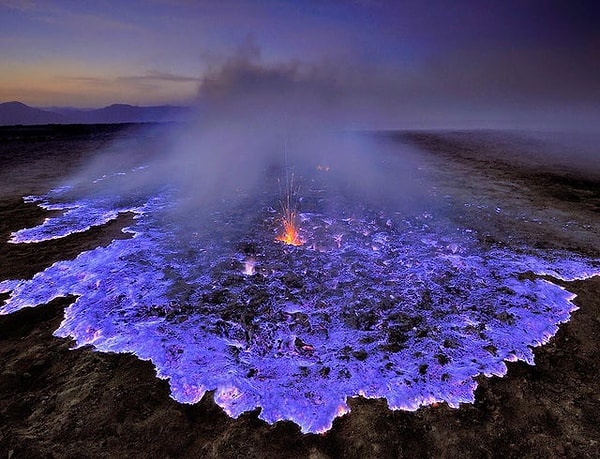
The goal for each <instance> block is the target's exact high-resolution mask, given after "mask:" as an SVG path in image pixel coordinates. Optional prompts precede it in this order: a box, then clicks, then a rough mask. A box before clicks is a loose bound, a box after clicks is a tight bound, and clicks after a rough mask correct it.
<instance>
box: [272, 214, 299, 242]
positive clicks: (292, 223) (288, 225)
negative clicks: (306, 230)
mask: <svg viewBox="0 0 600 459" xmlns="http://www.w3.org/2000/svg"><path fill="white" fill-rule="evenodd" d="M281 220H282V222H283V234H281V235H280V236H277V238H276V240H278V241H280V242H283V243H284V244H288V245H295V246H298V245H302V244H304V241H303V240H302V238H301V237H300V234H298V229H299V228H298V224H297V223H296V222H297V218H296V213H295V212H293V211H291V210H289V209H286V210H285V212H284V215H283V217H282V219H281Z"/></svg>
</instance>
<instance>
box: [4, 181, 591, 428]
mask: <svg viewBox="0 0 600 459" xmlns="http://www.w3.org/2000/svg"><path fill="white" fill-rule="evenodd" d="M61 193H62V192H61V191H57V192H54V193H52V192H51V193H49V194H48V195H46V196H43V197H41V198H39V199H36V202H39V203H40V205H41V206H42V207H44V208H47V209H50V208H51V209H61V210H62V209H69V210H67V212H65V213H63V214H62V215H59V216H56V217H51V218H49V219H47V220H46V221H45V222H44V223H43V224H41V225H39V226H37V227H35V228H30V229H27V230H21V231H19V232H17V233H15V234H14V235H13V238H12V240H11V242H14V243H27V242H38V241H43V240H48V239H52V238H55V237H61V236H65V235H68V234H70V233H73V232H79V231H85V230H86V229H87V228H89V227H91V226H94V225H98V224H101V223H102V222H105V221H108V220H110V219H111V218H115V217H116V216H117V215H118V214H119V213H120V212H124V211H130V212H133V213H135V219H134V224H133V225H132V226H131V227H130V228H128V229H126V231H128V232H131V233H133V234H134V237H133V238H131V239H127V240H115V241H113V242H112V243H111V244H110V245H109V246H108V247H99V248H97V249H95V250H91V251H88V252H83V253H81V254H80V255H79V256H78V257H77V258H76V259H74V260H72V261H60V262H57V263H55V264H54V265H52V266H50V267H49V268H47V269H46V270H44V271H42V272H39V273H37V274H36V275H35V276H34V277H33V278H32V279H30V280H20V281H19V280H5V281H3V282H0V292H9V291H10V292H11V294H10V298H9V299H8V300H7V301H6V302H5V304H4V305H3V306H2V307H1V308H0V313H1V314H9V313H11V312H14V311H17V310H19V309H22V308H25V307H34V306H36V305H38V304H43V303H47V302H48V301H51V300H52V299H54V298H57V297H64V296H67V295H74V296H77V300H76V301H75V302H74V303H73V304H72V305H71V306H69V307H68V308H67V309H66V311H65V318H64V320H63V322H62V323H61V325H60V327H59V328H58V330H56V332H55V335H56V336H59V337H71V338H73V339H74V340H75V346H76V347H80V346H84V345H92V346H93V347H94V348H95V349H97V350H99V351H104V352H130V353H133V354H135V355H137V356H138V357H139V358H141V359H144V360H150V361H152V363H153V364H154V366H155V367H156V372H157V376H158V377H159V378H163V379H168V380H169V384H170V387H171V393H172V396H173V398H174V399H175V400H177V401H179V402H182V403H196V402H198V401H199V400H200V399H201V398H202V397H203V395H204V394H205V392H206V391H207V390H211V391H212V390H214V391H215V395H214V398H215V401H216V403H217V404H219V405H220V406H221V407H222V408H223V409H224V410H225V411H226V412H227V413H228V414H229V415H230V416H232V417H237V416H239V415H240V414H241V413H243V412H246V411H249V410H253V409H255V408H261V412H260V415H259V417H260V418H261V419H263V420H265V421H267V422H269V423H274V422H276V421H279V420H292V421H293V422H295V423H297V424H298V425H299V426H300V428H301V429H302V431H303V432H323V431H326V430H328V429H329V428H331V426H332V422H333V420H334V419H335V418H336V417H337V416H339V415H342V414H344V413H346V412H347V411H348V410H349V408H348V406H347V404H346V401H347V398H348V397H354V396H358V395H361V396H364V397H369V398H376V397H377V398H379V397H381V398H385V399H386V400H387V403H388V406H389V407H390V408H391V409H403V410H416V409H417V408H419V407H420V406H423V405H427V404H431V403H434V402H446V403H448V404H449V405H450V406H452V407H458V406H459V404H460V403H465V402H473V400H474V390H475V388H476V382H475V380H474V378H475V376H477V375H479V374H484V375H486V376H491V375H497V376H502V375H504V374H505V373H506V365H505V363H504V361H515V360H523V361H526V362H528V363H529V364H533V353H532V347H533V346H539V345H542V344H544V343H546V342H548V340H549V339H550V338H551V337H552V336H553V335H554V334H555V333H556V331H557V329H558V324H560V323H563V322H566V321H567V320H568V319H569V316H570V313H571V312H572V311H573V310H575V309H576V307H575V306H574V305H573V303H572V299H573V297H574V295H573V294H572V293H570V292H568V291H566V290H564V289H563V288H561V287H559V286H558V285H556V284H553V283H552V282H550V281H547V280H543V279H535V280H529V279H525V278H520V277H519V274H522V273H526V272H534V273H536V274H537V275H549V276H552V277H555V278H559V279H563V280H571V279H578V278H585V277H589V276H592V275H597V274H599V273H600V268H599V266H598V261H597V260H596V261H589V260H584V259H581V258H578V257H575V256H574V255H573V254H570V253H566V252H560V253H558V252H552V253H540V252H536V251H533V250H530V249H520V250H509V249H504V248H502V249H500V248H495V249H483V248H482V247H480V245H479V244H478V242H477V240H476V238H475V236H474V235H473V233H472V231H470V230H468V229H457V228H455V227H452V226H451V225H448V223H447V222H445V221H444V220H443V219H442V218H438V217H437V216H436V215H432V214H419V215H414V216H412V217H407V218H404V219H403V220H398V219H395V220H394V216H386V215H383V214H373V215H371V216H369V217H364V216H363V217H361V218H359V217H346V216H340V215H322V214H318V213H304V214H302V215H301V220H302V225H301V226H302V231H303V234H302V237H303V239H304V240H305V241H306V242H305V244H304V245H303V246H301V247H289V246H285V245H283V244H281V243H278V242H275V235H276V231H277V229H278V228H277V224H276V220H275V219H276V216H275V215H274V214H273V212H272V209H270V208H268V207H260V205H257V208H256V209H251V208H250V209H247V211H248V212H250V213H253V214H254V215H256V225H255V226H254V228H253V229H252V230H251V231H250V232H249V233H247V234H245V235H243V237H242V238H241V239H240V238H238V240H237V242H236V241H235V240H234V242H231V243H229V242H224V241H226V240H227V239H231V238H230V237H226V236H225V235H224V234H225V232H226V231H228V228H232V227H234V226H235V223H236V221H235V216H234V215H233V214H232V213H227V212H221V213H215V214H214V215H213V216H212V218H211V219H210V220H211V223H210V224H209V223H206V222H205V221H204V222H202V223H199V225H198V227H196V228H194V230H193V231H191V230H189V229H184V228H178V227H173V226H169V225H165V224H164V221H165V216H168V212H169V211H170V209H171V208H172V207H173V205H174V204H173V200H174V195H173V193H172V192H170V191H163V192H162V193H160V194H157V195H155V196H153V197H150V198H148V197H146V198H144V199H143V200H140V201H139V202H135V203H132V202H129V203H128V205H123V203H121V202H120V201H119V199H116V198H112V200H111V199H110V198H109V197H107V196H95V197H88V198H85V199H79V200H73V199H69V200H65V198H64V196H63V195H62V194H61ZM72 212H76V218H75V214H74V213H72ZM367 214H368V212H367ZM388 217H389V218H388ZM392 220H394V221H392ZM240 243H242V245H240ZM244 244H245V245H244ZM244 247H245V248H244ZM248 247H251V249H248ZM249 252H251V253H249ZM249 260H251V263H252V270H250V271H249V270H248V261H249Z"/></svg>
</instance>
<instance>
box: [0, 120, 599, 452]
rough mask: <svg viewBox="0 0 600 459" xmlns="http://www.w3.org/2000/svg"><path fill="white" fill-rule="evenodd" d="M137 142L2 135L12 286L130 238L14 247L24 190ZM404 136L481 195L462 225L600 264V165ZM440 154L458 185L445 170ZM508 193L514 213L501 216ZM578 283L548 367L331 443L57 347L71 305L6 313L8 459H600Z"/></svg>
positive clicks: (377, 414) (125, 365) (593, 338)
mask: <svg viewBox="0 0 600 459" xmlns="http://www.w3.org/2000/svg"><path fill="white" fill-rule="evenodd" d="M129 129H131V127H129ZM131 135H135V134H131V133H130V130H128V129H123V128H116V127H106V126H104V127H100V126H96V127H71V128H60V129H58V128H20V129H15V128H12V129H11V128H4V129H3V130H2V131H1V132H0V138H1V140H2V141H1V142H0V278H1V279H5V278H24V277H28V276H31V275H33V274H34V273H36V272H38V271H39V270H40V269H43V268H44V267H46V266H49V265H50V264H51V263H53V262H54V261H57V260H59V259H65V258H67V259H68V258H72V257H74V256H76V255H77V254H78V253H79V252H80V251H82V250H86V249H87V248H92V247H96V246H98V245H99V244H108V243H109V242H110V241H111V240H112V239H113V238H114V237H124V235H123V234H122V233H120V229H121V228H122V227H124V226H127V224H128V220H127V219H128V218H130V217H128V216H127V215H124V216H122V217H120V218H119V219H118V220H117V221H114V222H112V223H111V224H109V225H105V226H103V227H101V228H96V229H93V230H90V231H87V232H85V233H82V234H79V235H72V236H69V237H68V238H65V240H62V241H60V242H48V243H43V245H41V246H40V245H39V244H36V245H35V246H31V245H26V244H25V245H12V244H7V243H5V242H1V241H6V240H7V238H8V236H9V234H10V232H11V231H14V230H17V229H20V228H23V227H27V226H31V225H32V224H35V223H37V222H40V221H41V220H42V219H43V218H44V215H43V213H42V212H41V211H40V210H39V209H38V208H37V207H36V206H35V205H34V204H26V203H23V201H22V196H23V195H27V194H32V193H43V192H45V191H47V190H48V188H49V187H52V186H53V185H55V184H56V183H57V181H58V178H59V177H63V176H65V175H67V174H69V173H70V172H71V171H73V170H76V169H77V168H78V167H79V165H80V164H82V162H84V161H88V160H89V159H90V158H92V157H93V156H94V154H95V152H97V151H100V150H102V149H106V148H107V145H114V144H115V139H116V140H119V139H123V138H126V137H127V136H131ZM144 135H145V134H144ZM386 136H389V134H388V133H386ZM392 137H393V138H394V139H395V141H398V142H403V143H406V142H408V143H409V144H411V145H413V146H417V147H418V148H421V149H423V150H424V151H426V152H427V153H426V155H425V156H424V157H425V158H426V159H425V162H424V164H423V167H424V168H425V170H426V171H427V170H428V168H429V171H430V175H431V177H432V178H435V179H436V180H437V181H439V186H440V190H443V191H440V192H443V193H444V194H447V195H448V196H449V198H448V199H450V200H452V201H453V205H454V206H455V205H456V203H461V202H463V201H464V202H465V203H471V202H473V197H474V196H477V197H478V199H479V206H475V207H474V208H473V207H469V206H463V208H464V211H462V212H460V213H458V214H457V215H456V220H457V221H460V222H461V224H464V225H470V226H473V227H474V228H475V229H476V230H477V231H478V232H479V234H481V235H482V238H483V239H484V242H487V243H489V244H516V243H525V244H531V245H532V246H536V247H540V248H559V249H568V250H572V251H576V252H578V253H581V254H583V255H585V256H591V257H598V256H599V255H600V253H599V252H598V249H597V247H599V246H600V239H599V237H598V232H599V231H600V228H599V227H600V218H599V215H600V174H598V171H599V170H600V169H596V168H595V167H596V166H595V164H593V163H586V162H585V161H584V159H585V160H586V161H587V160H590V158H591V159H592V160H593V155H584V156H582V157H581V161H573V160H572V157H571V159H570V160H569V159H568V158H565V157H564V156H560V155H554V156H551V159H552V160H548V157H545V156H543V152H544V151H546V150H547V149H548V148H549V147H548V145H547V144H546V143H544V142H542V141H531V140H523V138H522V137H519V136H515V135H514V134H510V135H509V134H502V135H500V134H497V133H492V132H470V133H465V132H446V133H425V132H412V133H399V134H394V135H393V136H392ZM117 143H118V142H117ZM578 151H579V150H578ZM440 159H442V160H443V161H445V164H447V167H445V168H444V171H445V172H444V173H443V174H442V173H441V172H440V171H439V170H438V169H436V168H434V167H432V166H431V164H434V163H435V162H436V161H439V160H440ZM457 177H458V178H457ZM498 195H502V196H504V198H503V199H504V201H503V206H502V211H501V212H496V211H495V208H496V206H492V205H491V204H492V203H493V202H494V203H495V202H496V201H495V199H494V197H497V196H498ZM488 201H489V202H488ZM521 214H523V215H521ZM515 221H519V224H518V225H515V224H514V222H515ZM540 221H541V222H545V223H544V224H540V223H539V222H540ZM548 222H551V223H549V224H548ZM563 285H564V286H565V287H566V288H568V290H569V291H572V292H574V293H576V294H577V298H576V299H575V303H576V304H577V305H578V306H579V308H580V309H579V310H578V311H576V312H575V313H574V314H573V316H572V319H571V321H570V322H568V323H566V324H564V325H562V326H561V327H560V330H559V332H558V333H557V335H556V336H555V337H554V338H553V339H552V340H551V342H550V343H549V344H547V345H545V346H544V347H541V348H538V349H536V350H535V356H536V357H535V362H536V365H535V366H529V365H527V364H525V363H522V362H518V363H509V364H508V367H509V371H508V374H507V376H506V377H504V378H485V377H479V379H478V382H479V388H478V389H477V392H476V402H475V404H472V405H470V404H469V405H463V406H461V408H460V409H451V408H449V407H447V406H446V405H444V404H441V405H438V406H429V407H426V408H422V409H420V410H418V411H416V412H402V411H390V410H388V409H387V407H386V404H385V401H381V400H365V399H362V398H356V399H352V400H350V401H349V403H350V406H351V408H352V411H351V413H350V414H347V415H345V416H343V417H341V418H338V419H337V420H336V421H335V422H334V425H333V428H332V429H331V430H330V431H329V432H327V433H325V434H322V435H303V434H301V433H300V430H299V428H298V427H297V426H296V425H295V424H293V423H291V422H280V423H277V424H276V425H274V426H270V425H268V424H266V423H264V422H262V421H260V420H258V419H257V414H256V413H247V414H244V415H242V416H241V417H240V418H239V419H237V420H235V419H231V418H229V417H228V416H227V415H226V414H225V413H224V412H223V411H222V410H221V409H220V408H219V407H218V406H216V405H215V404H214V402H213V401H212V398H211V396H210V394H207V396H205V397H204V399H203V400H202V401H201V402H200V403H198V404H197V405H193V406H189V405H181V404H178V403H176V402H175V401H173V400H172V399H171V398H170V397H169V388H168V384H167V383H166V382H165V381H160V380H158V379H156V377H155V373H154V369H153V367H152V365H151V364H150V363H149V362H144V361H140V360H138V359H137V358H136V357H134V356H132V355H123V354H101V353H96V352H93V351H92V350H91V349H90V348H81V349H77V350H70V346H71V345H72V343H70V342H69V341H67V340H62V339H58V338H55V337H53V336H52V332H53V331H54V330H55V329H56V328H57V327H58V325H59V323H60V321H61V320H62V314H63V310H64V308H65V306H66V305H67V304H68V303H69V299H68V298H67V299H59V300H55V301H53V302H51V303H49V304H47V305H43V306H38V307H36V308H32V309H27V310H22V311H19V312H17V313H14V314H12V315H8V316H0V361H1V362H2V365H1V366H0V457H8V458H35V457H313V458H325V457H544V458H547V457H578V458H579V457H599V456H600V444H599V443H600V379H599V378H598V375H599V374H600V346H599V344H600V294H599V293H600V277H595V278H591V279H588V280H583V281H575V282H570V283H566V282H565V283H563ZM0 299H2V297H1V296H0Z"/></svg>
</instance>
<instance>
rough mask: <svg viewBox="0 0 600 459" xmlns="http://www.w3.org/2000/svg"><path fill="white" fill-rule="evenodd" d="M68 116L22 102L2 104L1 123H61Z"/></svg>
mask: <svg viewBox="0 0 600 459" xmlns="http://www.w3.org/2000/svg"><path fill="white" fill-rule="evenodd" d="M65 122H66V118H65V117H64V116H63V115H61V114H60V113H55V112H50V111H46V110H40V109H39V108H33V107H29V106H28V105H25V104H22V103H21V102H6V103H4V104H0V125H3V126H6V125H12V124H61V123H65Z"/></svg>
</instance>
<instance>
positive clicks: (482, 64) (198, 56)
mask: <svg viewBox="0 0 600 459" xmlns="http://www.w3.org/2000/svg"><path fill="white" fill-rule="evenodd" d="M249 69H250V73H252V72H254V74H255V75H261V76H265V75H267V76H269V77H270V78H271V77H274V76H277V75H280V76H281V75H284V76H285V78H287V79H288V80H293V81H299V80H301V81H303V82H308V83H307V84H308V85H309V86H310V85H314V84H315V82H316V84H317V86H319V85H320V86H319V87H321V89H322V90H323V91H333V92H336V93H337V94H342V95H343V98H344V100H345V102H346V106H352V108H353V110H354V111H357V110H363V111H364V112H365V113H367V112H368V113H371V114H373V116H372V117H371V118H372V119H373V120H375V121H373V122H374V123H375V124H378V125H381V126H384V125H385V126H387V125H394V123H396V122H400V121H401V120H405V119H407V118H411V117H412V118H415V119H417V118H418V119H436V118H444V119H446V118H449V117H450V118H453V117H454V118H457V119H458V118H460V119H467V118H487V119H499V118H503V117H504V118H506V117H513V118H514V116H515V114H516V113H518V114H519V116H520V117H522V118H528V117H529V118H531V117H538V118H539V117H541V118H544V117H545V118H556V119H559V118H569V119H571V120H575V121H577V120H579V119H590V118H595V117H599V113H600V2H598V1H594V0H592V1H584V0H581V1H577V0H573V1H568V0H564V1H554V0H502V1H500V0H498V1H490V0H456V1H445V0H397V1H388V2H386V1H379V0H362V1H361V0H357V1H350V0H348V1H323V0H321V1H313V0H303V1H301V2H298V1H284V0H264V1H258V0H257V1H241V0H231V1H227V0H223V1H212V0H208V1H192V0H145V1H142V0H128V1H126V2H123V1H118V0H117V1H114V0H90V1H88V0H0V102H8V101H13V100H18V101H21V102H23V103H26V104H28V105H32V106H37V107H52V106H73V107H86V108H95V107H102V106H106V105H109V104H113V103H128V104H134V105H159V104H178V105H188V104H192V103H195V101H197V100H198V98H199V97H200V98H202V96H203V95H205V93H206V92H207V91H208V92H210V91H211V90H214V88H216V87H226V86H227V85H228V84H229V83H228V82H231V80H234V81H237V82H238V83H239V81H240V79H239V78H238V77H239V74H240V70H241V72H242V73H243V74H244V75H246V76H247V75H248V72H249ZM236 75H237V76H236ZM227 78H229V80H227ZM268 81H272V80H268ZM219 85H220V86H219ZM286 88H287V87H282V88H281V89H282V90H285V89H286ZM243 89H244V86H243V85H241V86H240V85H238V86H237V90H238V91H243Z"/></svg>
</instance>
